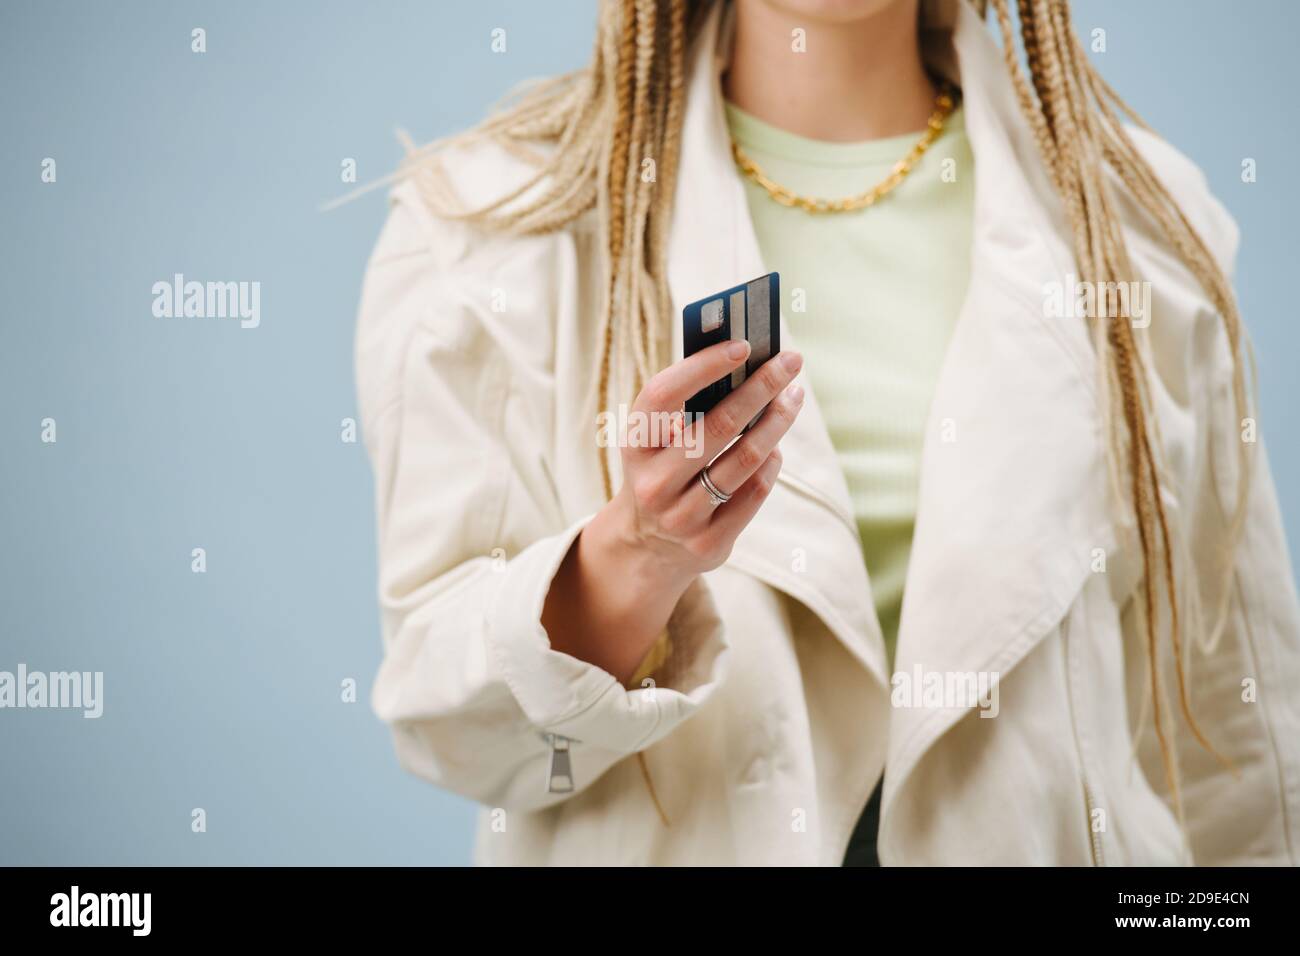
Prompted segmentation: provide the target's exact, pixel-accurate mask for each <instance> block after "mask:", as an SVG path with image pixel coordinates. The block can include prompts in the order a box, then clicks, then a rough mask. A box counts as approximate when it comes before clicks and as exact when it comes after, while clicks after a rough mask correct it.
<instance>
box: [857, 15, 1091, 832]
mask: <svg viewBox="0 0 1300 956" xmlns="http://www.w3.org/2000/svg"><path fill="white" fill-rule="evenodd" d="M944 12H945V13H946V14H947V15H948V16H949V17H950V18H955V22H954V23H953V33H952V38H953V39H952V46H953V49H954V50H955V52H956V56H957V61H958V63H957V67H958V69H959V72H960V77H961V81H962V86H963V90H964V98H965V104H966V121H967V131H968V135H969V136H970V138H971V146H972V150H973V152H974V154H975V176H976V189H975V229H974V242H973V250H972V256H973V259H972V268H971V284H970V288H969V291H968V294H967V300H966V303H965V306H964V308H963V310H962V314H961V316H960V319H959V322H958V324H957V328H956V330H955V333H954V337H953V340H952V342H951V344H950V346H949V351H948V354H947V357H946V360H945V366H944V369H943V371H942V373H941V376H940V380H939V383H938V386H937V389H936V393H935V396H934V401H933V405H932V407H931V415H930V424H929V428H928V431H927V435H926V441H925V446H924V450H923V452H922V465H921V486H920V494H919V501H918V511H917V521H916V529H915V533H914V537H913V547H912V557H911V564H910V567H909V570H908V577H907V583H906V592H905V595H904V603H903V612H902V620H901V625H900V630H899V645H898V659H897V661H896V670H897V671H898V672H902V673H908V674H914V673H915V672H916V669H917V668H920V669H921V671H922V672H944V673H954V672H955V673H965V672H976V673H979V672H986V673H989V674H990V676H991V675H992V674H997V675H999V676H1000V677H1005V675H1006V674H1007V672H1008V671H1010V670H1011V669H1012V668H1013V667H1015V666H1016V664H1017V663H1018V662H1019V661H1020V660H1022V659H1023V658H1024V657H1025V655H1026V654H1028V653H1029V651H1030V650H1032V649H1033V648H1034V646H1035V645H1036V644H1037V643H1038V641H1039V640H1040V639H1042V638H1043V637H1044V636H1045V635H1047V634H1048V633H1050V632H1051V631H1052V629H1054V628H1055V627H1056V626H1057V625H1058V624H1059V622H1060V621H1061V619H1062V618H1063V617H1064V615H1065V614H1066V611H1067V610H1068V608H1069V606H1070V604H1071V603H1072V602H1073V600H1074V598H1075V597H1076V595H1077V594H1078V593H1079V590H1080V589H1081V587H1082V586H1083V583H1084V581H1085V579H1086V577H1087V575H1088V574H1090V573H1091V560H1092V557H1093V549H1095V548H1103V549H1105V550H1106V552H1108V553H1111V552H1113V550H1114V543H1115V542H1114V531H1113V529H1112V526H1111V522H1110V520H1109V513H1108V508H1107V495H1108V490H1109V489H1108V484H1107V482H1108V477H1107V470H1106V467H1105V464H1104V460H1103V457H1102V454H1101V451H1102V448H1103V443H1102V441H1101V432H1100V417H1099V415H1098V410H1097V409H1098V405H1097V382H1096V375H1097V371H1096V369H1097V363H1096V360H1095V355H1094V352H1093V350H1092V347H1091V343H1090V341H1089V338H1088V330H1087V328H1086V324H1085V323H1084V322H1083V321H1080V320H1079V319H1067V318H1056V317H1050V316H1049V315H1048V314H1047V313H1048V310H1047V308H1046V306H1045V301H1046V296H1047V291H1048V288H1049V283H1055V284H1057V285H1058V286H1060V285H1061V284H1063V283H1065V282H1066V281H1067V276H1068V275H1069V274H1070V273H1071V271H1072V265H1071V262H1072V256H1071V251H1070V248H1069V245H1068V244H1067V243H1066V242H1065V240H1064V239H1063V236H1065V235H1067V234H1068V233H1067V232H1066V231H1065V225H1064V222H1063V220H1062V218H1061V213H1060V211H1059V203H1058V201H1057V199H1056V197H1055V194H1054V192H1053V190H1052V188H1051V184H1050V182H1049V181H1048V179H1047V177H1046V173H1045V171H1044V170H1043V168H1042V166H1041V163H1040V161H1039V159H1038V154H1037V151H1036V146H1035V144H1034V142H1033V140H1032V137H1031V136H1030V135H1029V133H1028V130H1027V128H1026V126H1025V125H1024V124H1023V121H1022V119H1021V116H1020V112H1019V105H1018V103H1017V101H1016V99H1015V95H1014V90H1013V88H1012V86H1011V83H1010V80H1009V78H1008V77H1007V74H1006V67H1005V65H1004V64H1003V61H1002V57H1001V52H1000V50H999V49H998V47H997V46H996V44H995V42H994V40H993V38H992V37H991V36H990V34H989V32H988V30H987V28H986V27H985V24H984V23H983V21H982V20H981V19H980V18H979V17H978V16H977V15H976V14H975V13H974V11H973V10H971V9H970V8H969V7H968V5H967V4H965V3H959V4H956V5H949V6H947V7H946V8H945V9H944ZM969 710H970V708H967V707H945V708H937V709H936V708H914V709H909V708H897V709H895V710H894V711H893V713H892V717H891V728H890V741H889V755H888V759H887V763H886V766H887V768H888V769H887V772H886V774H885V781H886V783H885V794H884V802H883V808H882V827H881V849H882V854H884V855H886V856H893V855H895V854H896V853H898V847H897V845H896V843H895V840H896V835H895V834H893V833H892V832H891V828H890V815H891V811H892V807H893V805H894V802H895V800H896V798H897V797H898V795H899V794H900V793H901V792H902V791H903V789H904V788H905V786H906V782H907V779H908V776H909V774H910V773H911V771H912V770H913V769H914V768H915V767H916V766H917V764H918V762H919V761H920V760H921V758H922V757H923V755H924V754H925V753H926V751H927V750H929V749H930V748H931V747H932V746H934V744H935V743H936V741H938V740H939V738H940V737H941V736H942V735H943V734H944V733H945V732H946V731H947V730H948V729H949V728H951V727H952V726H953V725H954V724H955V723H956V722H957V721H958V720H959V719H961V717H962V716H963V715H965V714H966V713H968V712H969Z"/></svg>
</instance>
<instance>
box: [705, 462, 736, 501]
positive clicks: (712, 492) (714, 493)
mask: <svg viewBox="0 0 1300 956" xmlns="http://www.w3.org/2000/svg"><path fill="white" fill-rule="evenodd" d="M700 484H702V485H703V486H704V490H705V491H707V492H708V493H709V497H710V498H711V499H712V500H713V503H714V505H725V504H726V503H727V502H728V501H730V500H731V495H729V494H727V493H726V492H725V491H723V490H722V489H721V488H719V487H718V486H717V485H715V484H714V483H713V479H712V478H711V477H709V467H708V465H705V466H704V467H703V468H701V469H700Z"/></svg>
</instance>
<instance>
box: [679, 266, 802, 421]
mask: <svg viewBox="0 0 1300 956" xmlns="http://www.w3.org/2000/svg"><path fill="white" fill-rule="evenodd" d="M780 320H781V277H780V275H778V274H777V273H775V272H769V273H768V274H767V275H765V276H759V277H758V278H757V279H752V280H751V281H749V282H746V283H744V284H742V285H738V286H735V287H733V288H730V289H724V290H723V291H722V292H718V293H716V294H714V295H711V296H709V297H708V298H706V299H700V300H699V301H698V302H692V303H691V304H690V305H688V306H686V307H685V308H684V309H682V353H683V358H685V357H686V356H690V355H694V354H695V353H696V352H698V351H700V350H701V349H705V348H708V347H709V346H710V345H716V344H717V343H718V342H726V341H728V340H731V339H746V340H747V341H748V342H749V346H750V350H749V358H748V359H747V360H746V361H745V364H744V365H742V366H741V367H740V368H738V369H736V370H735V371H733V372H732V373H731V374H730V375H725V376H723V377H722V378H720V379H718V380H717V381H716V382H714V383H713V384H712V385H709V386H707V387H706V388H703V389H701V390H700V391H699V392H697V393H696V394H695V395H693V396H692V397H691V398H689V399H688V400H687V402H686V411H687V413H688V414H701V415H702V414H704V413H705V412H707V411H708V410H709V409H711V408H712V407H713V406H714V405H716V404H718V402H720V401H722V400H723V399H724V398H726V397H727V396H728V395H730V394H731V392H732V390H733V389H737V388H739V387H740V386H741V385H742V384H743V383H744V381H745V379H747V378H748V377H749V376H751V375H753V374H754V372H756V371H757V370H758V367H759V366H760V365H762V364H763V363H764V362H766V361H767V360H768V359H770V358H771V357H772V356H773V355H775V354H776V353H777V352H779V351H781V321H780ZM760 414H761V413H760ZM756 420H757V419H756ZM751 424H752V422H751Z"/></svg>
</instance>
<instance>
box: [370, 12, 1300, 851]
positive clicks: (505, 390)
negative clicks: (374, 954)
mask: <svg viewBox="0 0 1300 956" xmlns="http://www.w3.org/2000/svg"><path fill="white" fill-rule="evenodd" d="M991 6H992V9H993V12H994V14H995V16H996V18H997V20H998V23H999V25H1000V28H1001V32H1002V37H1003V45H1002V48H1001V49H999V47H998V45H997V43H996V41H995V40H994V39H993V37H992V35H991V34H990V33H989V31H988V30H987V28H986V26H985V24H984V21H983V19H982V14H983V13H984V11H983V9H982V7H983V3H976V4H970V3H967V2H965V0H960V2H959V0H947V2H936V3H929V2H927V3H925V4H924V5H923V6H922V7H921V8H919V9H918V2H917V0H842V2H830V0H736V2H735V3H734V4H732V3H723V2H713V3H706V2H701V3H696V2H686V0H659V2H655V0H621V2H620V0H609V2H606V3H604V4H603V5H602V7H601V14H600V24H599V30H598V38H597V45H596V51H595V58H594V61H593V63H592V65H591V67H590V68H589V69H588V70H586V71H583V72H581V73H579V74H577V75H575V76H573V77H565V78H561V79H559V80H555V81H552V82H550V83H547V84H543V85H541V86H538V87H536V88H534V89H532V90H531V91H529V92H528V93H527V94H526V95H524V97H523V98H522V99H521V100H519V101H518V102H517V103H515V104H514V105H513V106H512V107H510V108H509V109H507V110H506V111H504V112H503V113H500V114H498V115H494V116H493V117H491V118H489V119H488V120H487V121H485V123H484V124H483V125H482V126H481V127H479V128H478V129H477V130H474V131H471V132H470V133H468V134H465V135H463V136H461V137H457V138H456V139H455V140H453V141H452V142H450V143H440V144H435V146H434V147H432V148H429V149H426V150H422V151H419V152H415V153H413V155H412V156H411V158H410V162H409V163H408V164H407V166H406V167H405V169H404V175H403V176H402V178H401V181H400V183H399V184H398V185H397V187H396V188H395V189H394V191H393V207H392V212H391V216H390V218H389V221H388V224H387V225H386V227H385V229H384V233H383V235H382V237H381V238H380V240H379V244H378V248H377V249H376V252H375V255H374V257H373V259H372V261H371V263H370V269H369V273H368V276H367V281H366V288H365V293H364V297H363V304H362V309H361V318H360V323H359V331H358V338H357V353H358V379H359V391H360V399H361V406H362V412H363V418H364V426H365V434H366V437H367V442H368V446H369V449H370V452H371V455H372V458H373V461H374V465H375V471H376V487H377V497H378V514H379V528H380V562H381V569H380V577H381V599H382V605H383V621H384V636H385V644H386V655H385V658H384V662H383V665H382V668H381V670H380V673H379V676H378V680H377V682H376V685H375V688H374V700H375V707H376V709H377V711H378V713H379V714H380V715H381V716H382V717H383V718H384V719H385V720H387V721H388V722H390V723H391V725H392V727H393V730H394V734H395V739H396V746H397V751H398V754H399V757H400V759H401V760H402V762H403V764H404V765H405V766H406V767H407V768H409V769H410V770H412V771H413V772H415V773H417V774H420V775H421V776H424V777H426V778H428V779H429V780H431V781H433V782H435V783H437V784H439V785H440V786H444V787H447V788H449V789H451V790H454V791H456V792H458V793H462V794H465V795H467V796H469V797H471V798H472V799H474V800H476V801H478V802H479V803H481V804H483V806H484V808H485V809H484V812H483V813H482V815H481V818H480V819H481V824H480V832H479V838H478V849H477V855H478V858H479V860H480V862H486V863H556V864H573V863H638V864H645V863H649V864H694V863H699V864H768V863H773V864H821V865H839V864H841V863H846V862H847V863H851V864H856V863H866V864H870V863H874V862H876V861H877V860H879V861H880V862H883V863H886V864H959V863H973V864H1007V863H1010V864H1067V865H1075V864H1160V863H1188V862H1194V863H1198V864H1222V863H1275V862H1292V863H1294V862H1296V853H1297V847H1300V762H1298V761H1297V756H1298V755H1297V742H1300V703H1298V701H1297V697H1296V695H1294V694H1293V693H1292V692H1291V691H1290V688H1291V687H1292V686H1293V685H1294V684H1295V681H1296V678H1297V677H1298V676H1300V656H1298V652H1300V647H1298V646H1297V644H1298V641H1300V614H1298V612H1297V601H1296V595H1295V589H1294V585H1293V583H1292V575H1291V570H1290V565H1289V562H1288V558H1287V555H1286V550H1285V544H1284V538H1283V533H1282V529H1281V522H1280V517H1279V513H1278V508H1277V504H1276V500H1275V495H1274V491H1273V487H1272V484H1271V479H1270V477H1269V472H1268V467H1267V462H1266V460H1265V457H1264V451H1263V449H1262V447H1260V444H1259V442H1258V441H1257V440H1256V433H1255V430H1254V429H1255V423H1254V413H1253V411H1252V406H1251V401H1250V388H1249V386H1250V382H1249V377H1248V375H1247V369H1246V368H1245V367H1244V366H1245V365H1246V363H1247V362H1248V355H1247V349H1248V346H1247V344H1246V342H1245V341H1244V338H1243V332H1242V329H1241V326H1240V324H1239V320H1238V316H1237V310H1236V305H1235V302H1234V300H1233V296H1232V291H1231V289H1230V287H1229V284H1228V280H1227V278H1226V276H1227V273H1228V272H1229V270H1230V269H1231V266H1232V260H1233V256H1234V253H1235V249H1236V244H1237V235H1236V229H1235V226H1234V224H1233V223H1232V221H1231V219H1230V218H1229V217H1228V216H1227V214H1226V213H1225V212H1224V210H1223V209H1222V207H1221V206H1219V204H1218V203H1217V202H1215V200H1214V199H1213V198H1212V197H1211V196H1210V195H1209V194H1208V193H1207V191H1206V187H1205V183H1204V179H1203V177H1202V176H1201V175H1200V173H1199V172H1198V171H1197V170H1196V169H1195V168H1194V167H1193V166H1192V165H1191V164H1190V163H1189V162H1188V161H1187V160H1186V159H1184V158H1183V157H1182V156H1181V155H1179V154H1178V153H1176V152H1175V151H1174V150H1173V149H1172V148H1170V147H1169V146H1168V145H1166V144H1164V143H1163V142H1161V141H1160V140H1159V139H1157V138H1156V137H1155V136H1154V135H1152V134H1151V133H1149V132H1148V131H1146V130H1145V128H1142V127H1140V126H1133V125H1127V124H1124V123H1122V122H1121V115H1128V114H1127V110H1126V109H1125V108H1124V107H1123V105H1122V104H1121V103H1120V102H1119V101H1118V99H1117V98H1116V97H1115V96H1114V94H1112V93H1111V92H1110V90H1109V88H1108V87H1106V86H1105V85H1104V84H1103V83H1102V81H1101V80H1100V78H1099V77H1098V76H1097V75H1096V74H1095V73H1094V72H1093V71H1092V69H1091V67H1090V66H1089V65H1088V63H1087V61H1086V59H1085V57H1084V54H1083V52H1082V50H1081V48H1080V47H1079V45H1078V43H1077V41H1076V40H1075V38H1074V36H1073V34H1072V32H1071V29H1070V25H1069V14H1068V10H1067V6H1066V3H1065V2H1064V0H1022V2H1021V3H1020V5H1019V10H1018V19H1019V24H1020V25H1019V30H1020V35H1021V38H1022V40H1023V45H1024V49H1025V52H1026V61H1027V67H1024V68H1022V66H1021V65H1020V63H1019V61H1018V59H1017V57H1016V53H1015V44H1014V37H1013V27H1012V20H1011V13H1010V11H1008V10H1007V4H1006V0H993V3H992V4H991ZM1133 119H1134V120H1135V118H1133ZM819 200H827V201H826V202H819ZM770 270H776V271H779V272H781V274H782V287H783V290H784V292H785V300H784V301H783V308H782V318H781V323H782V324H781V336H782V343H783V344H784V345H785V346H786V348H785V351H784V352H783V353H782V354H781V355H779V356H777V357H776V358H774V359H773V360H772V361H770V362H768V363H767V364H766V365H764V366H763V367H762V369H761V370H760V371H759V373H757V374H755V375H753V376H751V377H750V378H749V379H748V380H747V381H746V382H745V384H744V385H743V386H741V387H740V388H739V389H737V390H735V391H734V392H733V393H732V394H731V395H730V396H729V397H728V398H727V399H726V400H725V402H724V403H723V404H721V405H719V406H718V407H717V408H716V409H714V411H712V412H710V413H709V415H708V416H707V417H706V418H705V419H704V420H703V422H692V423H688V422H685V421H682V420H681V419H680V418H673V419H672V420H673V421H674V422H675V423H676V424H675V429H676V430H674V431H672V432H671V433H670V434H669V435H668V436H667V437H666V438H665V437H663V436H661V438H660V440H659V441H657V442H655V443H653V444H652V445H649V446H645V445H638V443H637V442H635V441H630V440H625V441H621V442H616V443H614V444H616V445H618V446H619V447H602V446H603V445H605V444H607V443H605V442H602V441H600V440H599V436H600V435H601V434H606V433H608V429H607V427H606V426H607V425H608V422H609V421H610V417H609V416H613V417H614V418H615V419H618V420H620V421H621V420H623V419H624V418H627V416H628V415H629V414H637V415H643V416H655V415H658V416H660V417H663V416H673V415H674V414H675V413H678V412H680V409H681V408H682V404H683V401H684V400H685V399H686V398H688V397H689V396H691V395H692V394H693V393H694V392H696V391H698V390H699V389H701V388H703V387H704V386H706V385H708V384H709V383H710V382H712V381H714V380H716V379H718V378H720V377H722V376H724V375H727V374H729V373H730V372H731V370H732V369H733V368H735V367H736V366H737V365H739V364H740V363H741V362H742V361H743V360H744V353H745V349H744V348H743V347H742V348H739V349H737V350H735V352H732V351H728V349H729V346H725V345H720V346H715V347H714V348H712V349H708V350H705V351H703V352H699V353H697V354H695V355H693V356H691V357H689V358H686V359H684V360H682V359H681V354H682V352H681V348H682V346H681V339H682V333H681V319H680V316H681V310H682V307H683V305H685V304H686V303H688V302H691V301H694V300H697V299H701V298H703V297H705V296H708V295H711V294H713V293H716V292H718V291H719V290H722V289H725V288H728V287H730V286H734V285H736V284H738V283H741V282H745V281H747V280H749V279H752V278H753V277H755V276H759V275H761V274H763V273H764V272H766V271H770ZM769 403H770V404H769ZM764 406H767V411H766V413H765V414H764V415H763V416H762V418H760V419H759V420H758V423H757V424H756V425H755V426H754V427H753V428H752V429H750V430H749V431H747V432H745V434H744V435H743V437H741V438H740V439H739V441H736V442H735V443H734V444H730V446H729V447H728V445H729V443H730V442H732V440H733V439H735V438H736V437H737V435H738V434H740V432H741V430H742V428H743V426H744V424H745V423H746V422H748V421H749V420H750V419H751V418H752V417H753V415H754V414H755V413H756V412H757V411H759V410H760V409H762V408H763V407H764ZM687 439H695V440H694V441H689V440H687ZM778 445H779V446H780V447H779V450H778ZM724 449H725V450H724ZM692 450H693V452H694V453H692ZM719 453H720V454H719ZM715 456H717V457H716V460H715ZM706 464H707V466H708V467H707V468H704V467H702V466H704V465H706ZM904 595H905V599H904ZM886 770H887V772H886ZM882 781H883V782H882ZM877 835H878V839H879V843H878V847H879V848H878V851H877V849H876V846H875V844H876V838H877Z"/></svg>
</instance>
